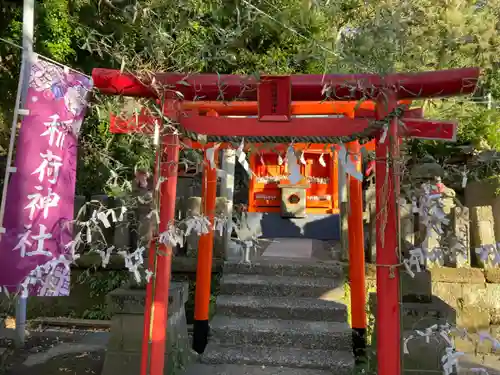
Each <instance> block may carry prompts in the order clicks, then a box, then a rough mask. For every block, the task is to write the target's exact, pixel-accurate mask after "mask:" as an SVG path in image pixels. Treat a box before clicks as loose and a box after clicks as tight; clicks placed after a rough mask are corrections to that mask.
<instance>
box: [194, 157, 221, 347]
mask: <svg viewBox="0 0 500 375" xmlns="http://www.w3.org/2000/svg"><path fill="white" fill-rule="evenodd" d="M214 159H215V162H217V153H215V155H214ZM201 191H202V202H201V204H202V209H203V212H202V214H203V215H205V216H207V217H208V219H209V220H210V224H211V226H212V227H211V228H209V229H210V230H209V232H208V233H207V234H204V235H202V236H200V239H199V241H198V263H197V268H196V290H195V296H194V324H193V350H194V351H195V352H197V353H199V354H201V353H203V352H204V350H205V347H206V346H207V343H208V333H209V329H210V328H209V325H208V319H209V312H210V296H211V293H210V291H211V281H212V259H213V247H214V231H213V224H214V216H215V200H216V199H217V169H216V168H212V167H211V165H210V161H209V160H207V158H206V154H205V155H204V160H203V178H202V186H201Z"/></svg>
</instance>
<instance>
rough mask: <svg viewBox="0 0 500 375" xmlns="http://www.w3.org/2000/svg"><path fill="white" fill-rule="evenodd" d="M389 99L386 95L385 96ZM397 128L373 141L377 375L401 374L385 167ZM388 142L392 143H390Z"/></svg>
mask: <svg viewBox="0 0 500 375" xmlns="http://www.w3.org/2000/svg"><path fill="white" fill-rule="evenodd" d="M388 96H389V95H388ZM387 100H388V103H386V102H382V103H381V104H380V105H379V106H378V109H379V110H378V115H379V118H381V119H382V118H385V117H386V116H387V112H388V110H389V111H390V110H392V109H393V108H394V106H395V100H394V99H393V98H392V100H391V98H390V97H389V98H388V99H387ZM398 130H399V126H398V124H397V120H396V119H394V120H393V121H392V123H391V125H390V129H389V132H388V133H389V134H387V136H386V137H385V140H384V141H382V138H381V137H380V136H379V137H378V139H377V149H376V165H375V190H376V193H375V195H376V203H375V205H376V227H377V238H376V242H377V255H376V263H377V312H376V314H377V315H376V319H377V366H378V371H377V374H381V375H382V374H384V375H400V374H401V329H400V305H399V303H400V300H399V298H400V297H399V258H398V246H399V241H398V235H399V234H398V233H399V232H398V228H399V204H398V203H397V202H396V200H397V197H399V173H398V171H397V170H396V169H395V168H394V167H392V166H390V165H389V166H388V165H387V163H388V162H389V155H391V159H392V158H393V159H392V160H399V134H398ZM391 140H395V141H394V142H391Z"/></svg>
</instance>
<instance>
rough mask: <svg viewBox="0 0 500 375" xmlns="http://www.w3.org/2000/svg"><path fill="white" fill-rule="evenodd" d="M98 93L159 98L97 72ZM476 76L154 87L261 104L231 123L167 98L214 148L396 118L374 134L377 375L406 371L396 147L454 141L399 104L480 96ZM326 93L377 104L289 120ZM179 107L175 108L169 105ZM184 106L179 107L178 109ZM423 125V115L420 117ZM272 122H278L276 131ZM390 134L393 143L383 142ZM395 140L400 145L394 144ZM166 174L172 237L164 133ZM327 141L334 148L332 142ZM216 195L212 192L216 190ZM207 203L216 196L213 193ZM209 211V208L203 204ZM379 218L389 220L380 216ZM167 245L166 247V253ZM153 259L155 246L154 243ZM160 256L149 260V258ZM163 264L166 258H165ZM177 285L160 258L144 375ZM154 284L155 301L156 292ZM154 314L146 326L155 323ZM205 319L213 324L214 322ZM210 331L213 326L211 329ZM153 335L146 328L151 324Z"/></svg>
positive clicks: (172, 159)
mask: <svg viewBox="0 0 500 375" xmlns="http://www.w3.org/2000/svg"><path fill="white" fill-rule="evenodd" d="M92 78H93V80H94V84H95V87H96V88H98V89H100V91H101V92H102V93H104V94H109V95H125V96H135V97H149V98H156V97H157V94H156V91H155V90H153V89H152V87H151V86H149V85H146V84H144V83H143V82H140V81H139V80H138V79H137V78H136V77H134V76H133V75H128V74H121V72H120V71H118V70H109V69H94V71H93V73H92ZM478 78H479V69H477V68H465V69H454V70H447V71H436V72H422V73H411V74H410V73H409V74H391V75H386V76H379V75H374V74H358V75H295V76H265V77H261V78H260V80H257V79H256V78H249V77H243V76H237V75H217V74H196V75H191V76H189V75H184V74H177V73H159V74H156V75H155V77H154V80H155V82H157V83H159V84H161V85H162V87H165V88H166V90H168V91H170V92H173V91H177V92H179V93H181V94H182V97H183V99H184V100H185V101H196V100H197V99H202V100H207V101H210V100H213V101H231V100H235V99H239V100H246V101H257V102H258V115H257V116H255V117H243V118H241V117H240V118H233V117H225V116H210V113H208V114H209V116H202V115H201V114H200V113H199V112H200V111H199V110H198V109H195V110H191V111H190V110H189V109H187V110H186V109H185V108H181V107H182V105H181V106H179V105H178V103H176V102H178V100H169V101H168V103H169V106H168V108H167V109H165V111H166V114H167V115H168V116H169V117H171V118H172V119H173V120H175V121H177V122H179V123H180V125H181V127H182V128H183V129H184V130H185V131H188V132H193V133H197V134H204V135H209V136H208V137H207V138H208V140H209V141H220V140H222V141H225V140H227V141H231V140H232V139H234V137H239V138H241V137H245V139H246V140H248V141H250V142H258V141H262V140H263V141H264V142H267V141H270V142H273V141H272V139H275V137H285V138H287V137H288V138H290V137H292V138H295V139H296V138H298V139H307V140H309V139H311V138H314V139H319V140H320V141H319V142H323V139H325V140H326V139H328V138H330V139H331V138H334V137H344V136H349V135H352V134H359V133H362V132H367V131H370V124H371V123H372V121H373V119H372V118H375V119H377V120H383V119H385V118H387V117H389V119H390V123H389V124H388V129H387V131H386V132H382V131H381V129H380V128H377V129H373V131H372V134H371V135H372V136H374V137H376V139H377V145H376V172H375V173H376V197H377V198H376V207H377V212H378V213H379V214H378V215H377V219H376V224H377V232H378V233H379V235H378V236H377V265H378V267H377V313H376V319H377V357H378V373H379V374H383V375H399V374H400V372H401V368H400V348H401V343H400V309H399V269H398V266H399V259H398V245H399V241H398V235H397V233H398V228H399V208H398V204H397V199H395V198H396V197H397V196H398V195H399V188H400V174H399V171H398V170H396V169H397V164H393V163H392V162H391V159H392V160H397V159H398V157H399V144H400V142H399V139H400V138H401V137H403V136H406V137H415V138H424V139H441V140H448V141H453V140H455V137H456V124H455V123H453V122H444V121H428V120H422V119H418V118H411V116H405V118H404V125H405V126H404V131H403V130H402V129H401V128H400V126H399V124H398V122H399V121H400V119H398V117H397V116H394V112H395V111H396V110H397V107H398V101H401V100H413V99H425V98H437V97H449V96H456V95H462V94H470V93H472V92H474V90H475V88H476V85H477V81H478ZM325 87H327V88H328V92H329V93H330V95H329V96H330V98H331V99H333V100H336V101H352V100H363V99H369V100H373V101H374V102H375V103H376V105H375V108H374V111H373V112H371V111H368V112H366V111H364V113H360V114H359V115H360V116H359V117H358V116H356V117H355V118H349V117H336V118H332V117H322V118H321V117H320V118H303V117H294V116H292V110H291V109H292V101H309V102H315V101H316V102H318V101H322V100H324V99H325V95H324V88H325ZM171 103H174V105H170V104H171ZM181 104H182V103H181ZM417 117H418V116H417ZM269 122H274V123H275V124H274V126H270V124H269ZM384 133H386V134H387V135H384ZM396 140H397V141H396ZM162 142H163V145H164V149H163V150H164V154H163V155H162V159H163V158H164V163H163V166H162V167H161V174H162V176H164V177H167V181H166V182H165V183H164V184H162V187H161V205H160V220H161V221H160V228H159V230H160V231H163V230H166V229H167V226H168V223H169V222H171V220H172V219H173V212H174V205H175V195H176V177H177V175H176V174H177V171H176V168H172V167H170V168H168V166H169V165H172V164H176V163H177V162H178V152H179V139H178V136H177V135H172V134H169V135H165V136H163V139H162ZM324 143H329V142H328V141H325V142H324ZM204 172H205V173H204V179H209V178H213V177H214V176H213V174H214V173H213V171H210V168H207V167H206V168H205V169H204ZM210 190H213V189H210ZM207 196H209V197H210V198H214V197H213V196H214V191H210V192H208V194H207ZM205 204H207V203H205ZM380 213H384V215H381V214H380ZM202 237H207V238H202V239H200V240H203V241H207V242H208V241H211V235H207V236H202ZM162 246H164V245H162ZM152 251H153V252H152V254H154V246H153V245H152ZM151 258H153V257H150V259H151ZM162 258H163V259H162ZM169 282H170V257H169V256H164V257H159V260H158V263H157V268H156V277H155V278H154V283H155V287H156V293H155V297H154V302H153V303H154V311H153V314H154V329H153V327H149V330H151V332H152V343H151V353H150V356H148V353H147V352H144V353H143V361H142V366H141V374H146V372H142V371H144V370H145V369H146V367H147V361H148V357H149V358H150V359H151V372H150V373H151V375H161V374H163V365H164V351H165V331H166V326H165V325H166V308H167V307H168V288H169ZM152 283H153V281H152V282H151V283H149V284H148V295H149V291H150V290H151V288H152ZM150 314H151V311H150V310H149V309H147V311H146V313H145V320H146V322H148V321H149V320H150ZM207 318H208V317H207ZM207 324H208V322H207ZM145 328H146V326H145ZM149 330H145V332H144V335H145V344H146V343H147V341H148V340H149Z"/></svg>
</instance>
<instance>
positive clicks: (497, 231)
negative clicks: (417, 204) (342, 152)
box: [365, 180, 500, 268]
mask: <svg viewBox="0 0 500 375" xmlns="http://www.w3.org/2000/svg"><path fill="white" fill-rule="evenodd" d="M373 189H374V188H373V187H371V188H370V189H369V190H368V191H367V192H366V195H365V196H366V206H365V223H366V225H365V231H366V233H365V237H366V238H367V246H366V257H367V259H368V260H369V261H370V262H372V263H374V262H375V250H376V249H375V247H376V246H375V241H376V231H375V229H376V224H375V217H376V211H375V192H374V190H373ZM444 193H445V194H446V195H448V194H449V196H452V197H455V192H454V191H453V190H451V189H448V188H445V192H444ZM499 193H500V182H498V181H496V180H495V181H481V182H471V183H469V184H468V185H467V187H466V189H465V198H464V199H462V203H461V202H460V200H459V199H453V198H448V197H446V198H445V199H443V201H444V208H443V210H444V212H445V214H446V218H447V219H448V220H449V224H448V225H445V226H444V227H443V228H444V230H445V234H444V235H442V236H440V235H438V234H437V233H435V231H432V233H431V235H430V236H429V237H428V238H427V240H426V241H427V242H426V243H425V245H426V247H427V248H428V249H431V250H434V249H437V250H438V251H439V252H440V253H441V254H442V257H443V259H442V260H439V261H435V260H434V261H431V262H429V261H428V262H427V266H428V267H434V266H443V265H444V266H447V267H466V268H467V267H470V266H472V267H480V268H492V267H493V268H496V267H498V266H499V264H495V263H500V246H498V245H497V244H498V243H500V194H499ZM463 202H465V204H463ZM424 231H425V228H424V227H423V226H422V225H421V224H420V223H419V217H418V215H416V214H414V213H413V212H412V205H411V204H410V203H407V204H405V205H402V206H401V235H402V244H403V246H402V251H403V255H404V257H405V258H407V257H408V251H409V250H410V249H412V248H415V247H421V246H422V241H423V238H425V235H424V233H425V232H424ZM484 247H487V248H489V249H490V250H488V251H489V252H490V258H489V260H485V259H484V256H482V255H481V254H478V249H481V248H484ZM479 251H481V250H479ZM497 254H499V255H498V256H497ZM495 256H497V258H498V260H499V261H498V262H496V261H495V260H494V258H495ZM430 258H432V257H430Z"/></svg>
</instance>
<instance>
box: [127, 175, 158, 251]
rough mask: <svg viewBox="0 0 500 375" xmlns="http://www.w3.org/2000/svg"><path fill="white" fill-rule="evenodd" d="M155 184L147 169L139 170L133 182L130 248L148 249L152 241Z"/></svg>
mask: <svg viewBox="0 0 500 375" xmlns="http://www.w3.org/2000/svg"><path fill="white" fill-rule="evenodd" d="M153 185H154V182H153V178H152V176H151V175H150V173H149V172H148V171H147V170H146V169H137V170H136V172H135V177H134V180H133V182H132V197H133V201H134V206H133V209H132V210H130V211H132V212H131V214H132V215H131V216H132V218H131V220H130V247H131V249H136V248H138V247H141V246H144V247H146V248H148V245H149V241H150V239H151V234H152V233H151V232H152V228H151V224H152V223H153V222H152V220H151V219H154V217H153V215H151V212H152V210H153V207H154V202H153V192H154V186H153Z"/></svg>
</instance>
